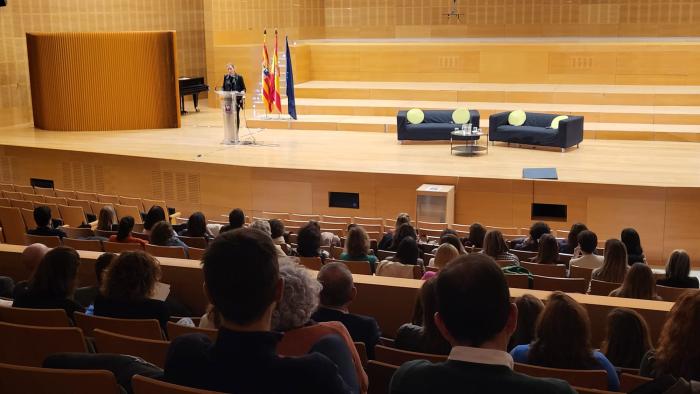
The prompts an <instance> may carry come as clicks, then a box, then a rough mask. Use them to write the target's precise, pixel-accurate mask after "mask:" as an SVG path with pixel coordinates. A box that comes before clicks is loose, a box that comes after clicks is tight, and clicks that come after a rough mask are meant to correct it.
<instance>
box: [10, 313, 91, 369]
mask: <svg viewBox="0 0 700 394" xmlns="http://www.w3.org/2000/svg"><path fill="white" fill-rule="evenodd" d="M0 338H2V339H3V340H2V341H3V343H2V346H0V363H9V364H15V365H25V366H29V367H39V366H41V365H42V363H43V362H44V359H45V358H46V357H47V356H49V355H51V354H53V353H60V352H77V353H84V352H87V346H86V344H85V338H84V337H83V332H82V331H80V329H79V328H75V327H37V326H28V325H20V324H11V323H4V322H0Z"/></svg>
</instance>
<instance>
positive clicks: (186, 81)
mask: <svg viewBox="0 0 700 394" xmlns="http://www.w3.org/2000/svg"><path fill="white" fill-rule="evenodd" d="M178 82H179V84H180V113H181V114H183V115H184V114H186V113H187V111H185V96H186V95H188V94H191V95H192V101H193V102H194V110H195V111H197V112H199V93H201V92H208V91H209V85H206V84H205V83H204V77H195V78H189V77H182V78H179V80H178Z"/></svg>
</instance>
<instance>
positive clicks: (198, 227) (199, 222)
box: [179, 212, 214, 241]
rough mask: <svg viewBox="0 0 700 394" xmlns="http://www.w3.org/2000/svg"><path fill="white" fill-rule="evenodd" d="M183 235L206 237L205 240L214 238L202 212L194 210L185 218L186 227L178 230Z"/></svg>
mask: <svg viewBox="0 0 700 394" xmlns="http://www.w3.org/2000/svg"><path fill="white" fill-rule="evenodd" d="M179 235H181V236H183V237H194V238H199V237H202V238H206V240H207V241H211V240H212V239H214V234H212V232H211V231H210V230H209V227H208V226H207V218H206V217H205V216H204V214H203V213H202V212H195V213H193V214H192V215H190V218H189V219H188V220H187V228H185V229H184V230H182V231H180V234H179Z"/></svg>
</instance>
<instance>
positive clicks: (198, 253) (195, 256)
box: [189, 247, 204, 260]
mask: <svg viewBox="0 0 700 394" xmlns="http://www.w3.org/2000/svg"><path fill="white" fill-rule="evenodd" d="M189 253H190V260H201V259H202V257H204V249H200V248H192V247H190V250H189Z"/></svg>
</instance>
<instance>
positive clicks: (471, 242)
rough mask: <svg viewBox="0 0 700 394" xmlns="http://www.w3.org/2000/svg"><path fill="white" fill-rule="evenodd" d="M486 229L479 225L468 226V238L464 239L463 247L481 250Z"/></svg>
mask: <svg viewBox="0 0 700 394" xmlns="http://www.w3.org/2000/svg"><path fill="white" fill-rule="evenodd" d="M485 236H486V227H484V226H483V225H482V224H481V223H472V224H471V225H470V226H469V236H468V237H467V238H465V239H464V246H466V247H469V248H483V247H484V237H485Z"/></svg>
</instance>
